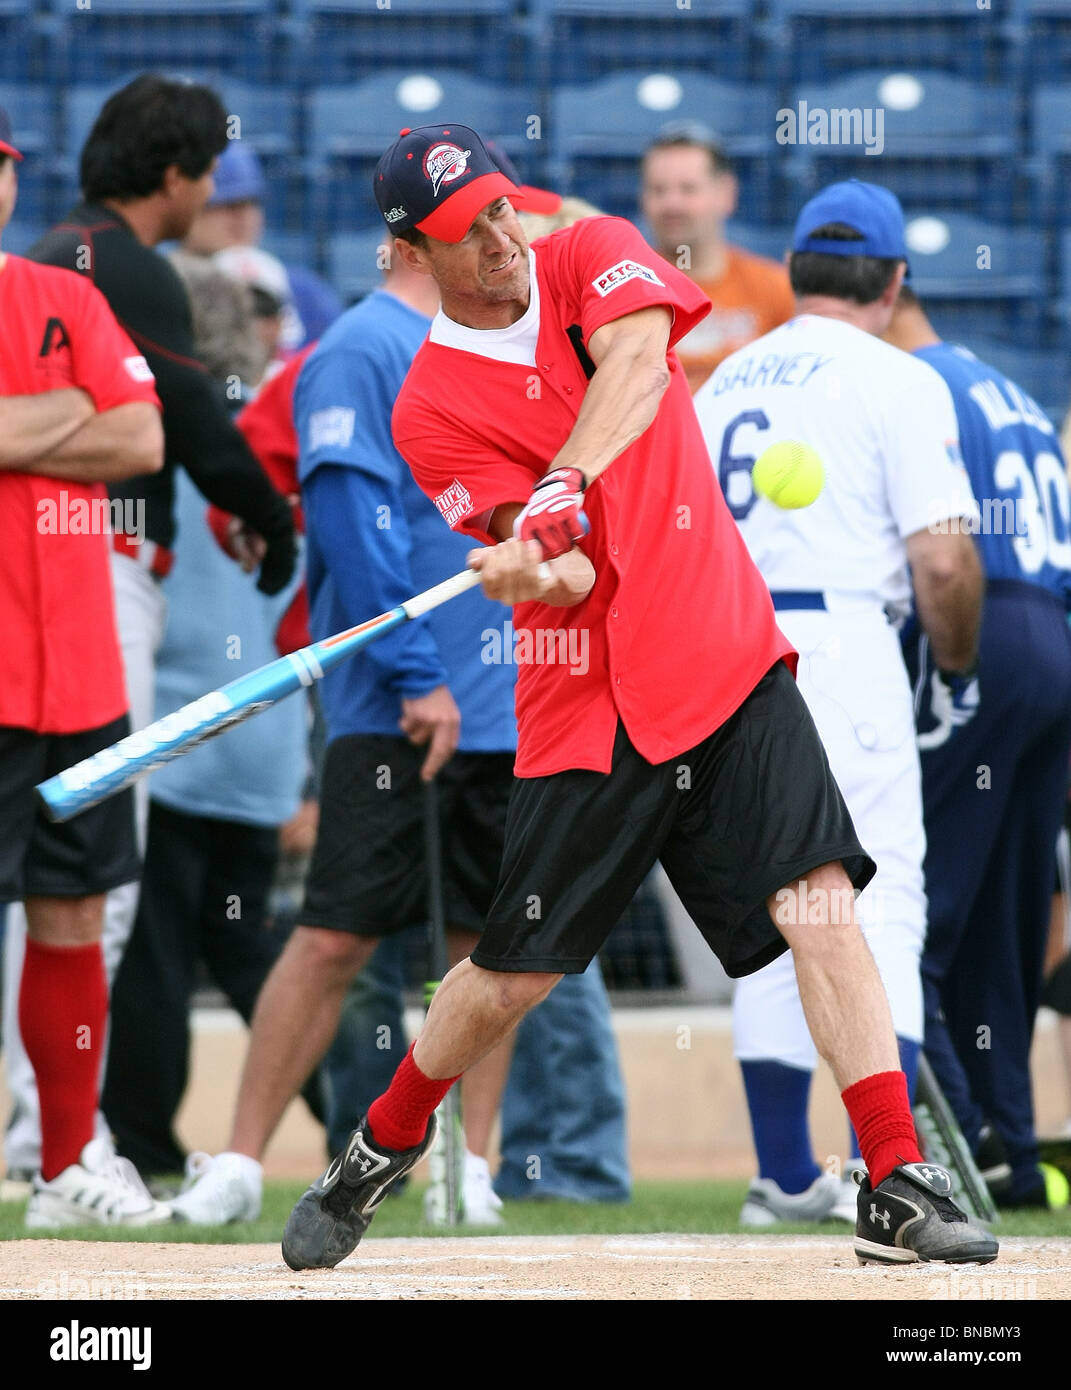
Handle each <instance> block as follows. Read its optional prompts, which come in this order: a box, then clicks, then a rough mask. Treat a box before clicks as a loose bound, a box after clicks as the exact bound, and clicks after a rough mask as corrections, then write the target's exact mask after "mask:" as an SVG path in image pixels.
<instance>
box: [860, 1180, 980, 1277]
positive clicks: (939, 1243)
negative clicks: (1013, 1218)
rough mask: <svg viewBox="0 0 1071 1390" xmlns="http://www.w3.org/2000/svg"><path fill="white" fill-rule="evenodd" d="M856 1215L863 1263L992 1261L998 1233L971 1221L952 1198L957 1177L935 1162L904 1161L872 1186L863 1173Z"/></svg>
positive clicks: (965, 1262)
mask: <svg viewBox="0 0 1071 1390" xmlns="http://www.w3.org/2000/svg"><path fill="white" fill-rule="evenodd" d="M858 1182H859V1210H858V1215H857V1216H856V1220H855V1253H856V1255H857V1256H858V1257H859V1262H860V1264H867V1263H868V1262H870V1261H874V1262H875V1263H878V1264H911V1263H913V1262H914V1261H916V1260H943V1261H944V1262H946V1263H947V1264H989V1262H990V1261H991V1260H995V1259H996V1258H997V1249H998V1246H997V1242H996V1238H995V1237H994V1236H992V1235H990V1233H989V1232H988V1231H987V1230H986V1229H985V1228H984V1227H983V1226H976V1225H975V1224H974V1223H973V1222H972V1221H969V1220H968V1219H967V1217H966V1216H965V1215H964V1213H963V1212H961V1211H960V1209H959V1207H957V1206H956V1204H955V1202H953V1200H952V1196H951V1193H952V1179H951V1177H950V1176H949V1174H948V1173H947V1171H946V1170H945V1169H944V1168H939V1167H938V1166H937V1164H936V1163H901V1164H900V1166H899V1167H898V1168H894V1169H893V1170H892V1172H891V1173H890V1174H889V1176H888V1177H887V1178H886V1179H885V1181H884V1182H883V1183H880V1184H879V1185H878V1187H877V1188H871V1186H870V1180H869V1179H868V1178H867V1177H866V1176H865V1175H863V1174H860V1176H859V1178H858Z"/></svg>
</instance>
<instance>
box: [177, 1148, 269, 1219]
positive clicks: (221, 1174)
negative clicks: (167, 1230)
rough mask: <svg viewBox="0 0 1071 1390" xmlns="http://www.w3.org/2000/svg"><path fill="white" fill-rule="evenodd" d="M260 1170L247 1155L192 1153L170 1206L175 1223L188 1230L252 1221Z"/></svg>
mask: <svg viewBox="0 0 1071 1390" xmlns="http://www.w3.org/2000/svg"><path fill="white" fill-rule="evenodd" d="M263 1187H264V1170H263V1168H261V1166H260V1164H259V1163H258V1162H257V1161H256V1159H255V1158H250V1157H249V1155H248V1154H237V1153H221V1154H219V1155H218V1156H217V1157H216V1158H213V1157H212V1155H211V1154H205V1153H193V1154H190V1156H189V1158H187V1160H186V1181H185V1182H184V1183H183V1185H182V1191H181V1192H180V1193H179V1195H178V1196H177V1197H176V1198H175V1199H174V1200H173V1201H172V1203H171V1212H172V1215H173V1217H174V1219H175V1220H176V1221H185V1222H188V1223H189V1224H190V1225H191V1226H226V1225H227V1224H228V1222H231V1221H256V1220H257V1218H258V1217H259V1216H260V1198H261V1192H262V1191H263Z"/></svg>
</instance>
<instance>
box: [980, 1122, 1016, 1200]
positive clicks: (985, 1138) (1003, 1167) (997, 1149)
mask: <svg viewBox="0 0 1071 1390" xmlns="http://www.w3.org/2000/svg"><path fill="white" fill-rule="evenodd" d="M974 1161H975V1163H977V1165H978V1171H979V1173H981V1175H982V1178H983V1181H984V1182H985V1185H986V1186H987V1187H988V1188H989V1195H990V1196H991V1197H992V1198H993V1201H994V1202H996V1203H997V1204H998V1205H999V1204H1001V1203H1002V1202H1003V1201H1004V1200H1005V1198H1007V1197H1008V1196H1009V1195H1010V1194H1011V1186H1012V1169H1011V1164H1010V1163H1009V1162H1008V1150H1007V1149H1006V1148H1005V1147H1004V1140H1003V1139H1001V1137H1000V1135H999V1134H998V1133H997V1131H996V1130H995V1129H994V1128H993V1126H992V1125H989V1124H986V1125H983V1126H982V1128H981V1132H980V1133H979V1135H978V1144H977V1147H976V1148H975V1151H974Z"/></svg>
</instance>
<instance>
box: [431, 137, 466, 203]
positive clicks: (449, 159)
mask: <svg viewBox="0 0 1071 1390" xmlns="http://www.w3.org/2000/svg"><path fill="white" fill-rule="evenodd" d="M471 153H472V151H471V150H463V149H462V148H461V146H460V145H451V144H438V145H432V147H431V149H430V150H428V152H427V154H426V155H425V156H424V173H425V174H427V176H428V178H429V179H430V180H431V191H432V192H433V193H434V194H435V196H436V198H437V197H438V196H439V189H440V188H442V186H443V184H444V183H453V182H454V181H455V180H456V179H459V178H461V176H462V175H463V174H465V173H466V172H467V170H468V167H469V155H470V154H471Z"/></svg>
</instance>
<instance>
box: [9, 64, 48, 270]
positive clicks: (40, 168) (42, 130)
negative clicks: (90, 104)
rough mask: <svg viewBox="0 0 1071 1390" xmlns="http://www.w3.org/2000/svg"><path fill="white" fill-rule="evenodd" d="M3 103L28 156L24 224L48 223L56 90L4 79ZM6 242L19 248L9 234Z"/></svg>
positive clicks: (23, 169)
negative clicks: (53, 94) (54, 92)
mask: <svg viewBox="0 0 1071 1390" xmlns="http://www.w3.org/2000/svg"><path fill="white" fill-rule="evenodd" d="M0 106H2V107H4V109H5V110H6V111H7V113H8V115H9V116H10V118H11V125H12V136H13V138H14V141H15V145H16V147H17V148H18V149H19V150H20V151H21V153H22V154H23V155H24V156H25V162H24V163H23V164H20V165H19V195H18V202H17V204H16V208H15V212H16V216H17V217H18V219H19V221H20V222H24V223H31V224H36V223H44V222H47V221H48V220H49V218H50V216H51V213H52V210H53V204H54V202H55V196H54V194H55V181H54V179H53V175H52V151H53V150H54V148H55V139H54V136H53V128H54V123H53V118H52V90H51V88H49V87H47V86H45V85H43V84H42V85H40V86H38V85H32V86H31V85H28V84H26V83H24V82H0ZM4 245H5V247H6V248H7V249H8V250H9V251H13V250H15V247H14V245H13V244H10V238H9V237H7V236H5V238H4Z"/></svg>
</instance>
